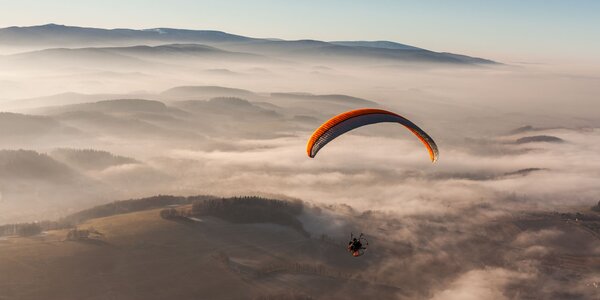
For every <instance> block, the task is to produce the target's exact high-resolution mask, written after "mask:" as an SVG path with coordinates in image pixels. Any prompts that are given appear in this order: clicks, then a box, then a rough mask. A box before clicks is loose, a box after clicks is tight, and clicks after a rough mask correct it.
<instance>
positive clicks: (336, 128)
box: [306, 108, 438, 162]
mask: <svg viewBox="0 0 600 300" xmlns="http://www.w3.org/2000/svg"><path fill="white" fill-rule="evenodd" d="M382 122H393V123H400V124H402V125H404V126H405V127H406V128H407V129H408V130H410V131H411V132H412V133H413V134H414V135H416V136H417V137H418V138H419V139H420V140H421V142H423V144H424V145H425V148H426V149H427V151H428V152H429V158H430V159H431V162H435V161H436V160H437V159H438V148H437V145H436V144H435V142H434V141H433V139H432V138H431V137H430V136H429V135H428V134H427V133H425V131H423V130H422V129H421V128H419V127H418V126H417V125H415V123H413V122H411V121H409V120H408V119H406V118H404V117H402V116H400V115H398V114H395V113H393V112H390V111H387V110H383V109H376V108H361V109H356V110H351V111H348V112H345V113H342V114H339V115H337V116H335V117H333V118H331V119H329V120H327V122H325V123H323V124H322V125H321V126H319V128H317V130H315V132H314V133H313V134H312V136H311V137H310V139H309V140H308V143H307V145H306V152H307V154H308V156H309V157H311V158H312V157H315V155H317V152H319V150H321V149H322V148H323V147H324V146H325V145H326V144H327V143H329V142H331V141H333V140H334V139H335V138H337V137H338V136H340V135H342V134H344V133H346V132H348V131H351V130H354V129H356V128H359V127H362V126H366V125H370V124H375V123H382Z"/></svg>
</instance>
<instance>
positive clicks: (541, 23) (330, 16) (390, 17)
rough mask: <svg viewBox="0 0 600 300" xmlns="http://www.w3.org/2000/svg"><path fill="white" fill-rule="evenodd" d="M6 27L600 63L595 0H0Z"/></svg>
mask: <svg viewBox="0 0 600 300" xmlns="http://www.w3.org/2000/svg"><path fill="white" fill-rule="evenodd" d="M0 7H1V10H0V27H7V26H13V25H17V26H26V25H36V24H45V23H58V24H66V25H79V26H96V27H105V28H117V27H128V28H152V27H175V28H190V29H216V30H223V31H227V32H231V33H237V34H242V35H248V36H255V37H278V38H285V39H309V38H310V39H321V40H348V39H352V40H384V39H385V40H393V41H397V42H401V43H406V44H412V45H416V46H419V47H424V48H429V49H432V50H437V51H449V52H458V53H464V54H469V55H475V56H486V57H490V58H496V59H509V60H514V61H519V60H524V61H530V62H536V61H553V60H554V61H555V60H559V61H563V62H564V61H566V62H568V61H571V60H577V61H579V62H581V61H585V60H594V61H599V60H600V58H599V56H600V55H599V54H598V53H600V18H599V17H598V16H599V15H600V1H597V0H564V1H563V0H561V1H558V0H528V1H522V0H503V1H491V0H460V1H447V0H428V1H417V0H415V1H401V0H389V1H388V0H373V1H352V0H329V1H322V0H321V1H318V0H303V1H289V0H278V1H275V0H253V1H247V0H229V1H202V0H169V1H162V0H161V1H159V0H157V1H149V0H128V1H122V0H102V1H91V0H54V1H50V0H19V1H15V0H0Z"/></svg>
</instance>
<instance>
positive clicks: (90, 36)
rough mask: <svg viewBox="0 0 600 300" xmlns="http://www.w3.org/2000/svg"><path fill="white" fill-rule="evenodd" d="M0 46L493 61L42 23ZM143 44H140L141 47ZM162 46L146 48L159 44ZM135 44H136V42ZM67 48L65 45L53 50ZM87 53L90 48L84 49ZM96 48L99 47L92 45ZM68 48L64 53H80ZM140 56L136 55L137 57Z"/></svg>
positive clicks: (366, 45)
mask: <svg viewBox="0 0 600 300" xmlns="http://www.w3.org/2000/svg"><path fill="white" fill-rule="evenodd" d="M0 45H1V46H2V47H6V48H10V47H12V48H21V49H27V50H42V49H47V48H92V47H93V48H94V49H97V48H102V49H101V50H100V51H102V52H110V54H113V55H114V54H119V55H128V54H132V53H135V54H138V55H140V56H142V54H143V55H144V56H147V55H156V54H157V53H159V52H160V54H161V55H164V54H165V53H168V54H177V55H181V54H185V55H211V54H212V55H227V56H229V57H246V58H248V57H253V55H254V58H257V57H256V55H260V56H272V57H276V58H288V57H292V58H307V57H310V58H317V59H325V60H336V59H359V58H360V59H363V60H365V61H372V60H377V61H402V62H426V63H445V64H474V65H475V64H495V62H494V61H491V60H488V59H483V58H476V57H470V56H465V55H459V54H452V53H445V52H435V51H430V50H426V49H422V48H418V47H414V46H409V45H404V44H400V43H395V42H391V41H333V42H324V41H317V40H296V41H288V40H280V39H263V38H251V37H245V36H240V35H235V34H229V33H225V32H221V31H213V30H187V29H172V28H153V29H143V30H134V29H100V28H86V27H74V26H64V25H56V24H46V25H40V26H30V27H7V28H2V29H0ZM140 45H144V46H140ZM159 45H161V46H160V47H148V46H159ZM134 46H136V47H134ZM53 51H54V53H53V54H57V53H56V52H67V50H66V49H57V50H53ZM87 51H88V52H89V51H91V50H89V49H88V50H87ZM94 51H97V52H98V51H99V50H94ZM80 53H81V52H78V53H73V52H71V53H68V54H65V55H72V54H80ZM138 57H139V56H138Z"/></svg>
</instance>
